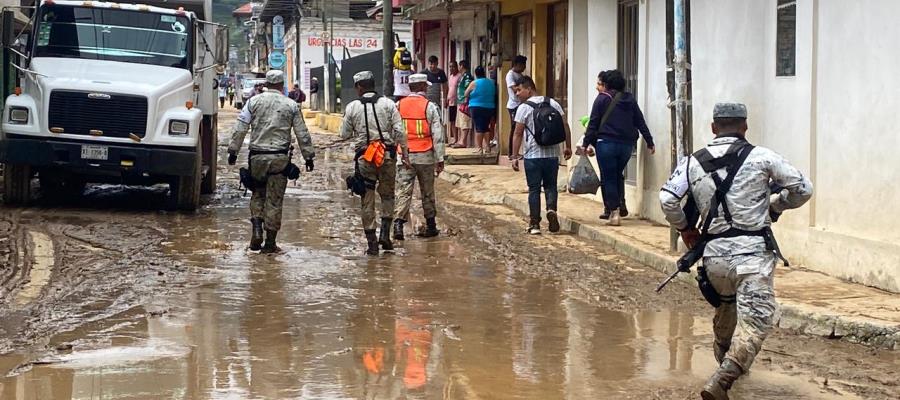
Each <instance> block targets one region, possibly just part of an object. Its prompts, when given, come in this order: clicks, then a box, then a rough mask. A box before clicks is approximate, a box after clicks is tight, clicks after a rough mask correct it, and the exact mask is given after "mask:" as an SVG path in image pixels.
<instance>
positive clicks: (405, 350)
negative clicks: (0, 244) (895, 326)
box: [0, 189, 852, 400]
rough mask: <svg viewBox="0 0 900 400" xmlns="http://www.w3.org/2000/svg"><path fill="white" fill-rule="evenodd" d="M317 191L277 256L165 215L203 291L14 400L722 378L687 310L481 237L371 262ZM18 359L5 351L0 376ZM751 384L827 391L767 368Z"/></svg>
mask: <svg viewBox="0 0 900 400" xmlns="http://www.w3.org/2000/svg"><path fill="white" fill-rule="evenodd" d="M306 193H307V192H305V191H304V190H301V189H296V190H294V191H292V192H291V194H290V195H289V197H288V200H286V202H285V204H286V205H288V208H287V209H285V213H284V219H285V221H286V224H285V226H286V229H285V231H283V232H282V236H283V244H282V246H283V247H284V250H285V251H284V252H283V253H282V254H278V255H274V256H261V255H257V254H251V253H249V252H247V251H245V250H244V247H245V243H246V242H247V239H248V237H247V235H248V233H249V232H247V222H246V212H245V210H244V209H243V208H241V207H230V206H229V207H228V208H219V209H215V210H211V211H210V212H209V214H208V215H201V216H199V217H197V216H195V217H190V218H192V219H191V221H190V223H187V222H186V221H185V220H184V218H185V217H182V216H174V217H173V216H161V217H160V218H161V222H160V224H161V225H162V226H167V227H168V229H169V232H170V236H171V239H170V240H168V243H170V245H169V248H168V251H169V253H170V255H171V256H172V257H174V258H177V259H179V260H180V261H181V262H183V263H186V264H189V265H192V266H195V267H198V268H200V269H202V270H203V271H205V275H206V281H204V283H203V284H202V285H201V286H199V287H196V288H192V289H189V290H187V294H186V295H185V297H184V298H177V299H172V298H159V299H148V300H147V301H146V302H145V304H149V305H150V306H153V307H165V308H166V309H169V310H170V312H169V313H168V314H167V315H165V316H163V317H144V316H143V315H142V316H139V317H135V316H134V315H133V314H129V315H122V316H118V317H116V318H112V319H110V320H108V321H104V322H103V323H102V324H101V325H102V326H99V327H97V326H93V327H91V328H85V329H83V330H81V331H79V332H76V333H73V334H72V335H74V337H79V338H81V342H78V343H77V345H76V347H75V349H74V351H73V352H72V353H71V354H70V355H67V356H62V357H59V358H58V359H56V360H55V361H56V362H55V363H53V364H51V365H39V366H35V367H34V368H33V369H31V370H30V371H27V372H24V373H20V374H17V375H14V376H11V377H8V378H5V379H2V380H0V397H2V399H4V400H5V399H15V400H58V399H59V400H67V399H95V398H99V396H101V395H102V396H103V398H104V399H105V398H130V399H157V398H177V399H282V398H299V399H314V398H316V399H318V398H327V399H371V400H382V399H452V400H457V399H459V400H463V399H464V400H475V399H563V398H565V399H592V398H619V397H621V396H620V395H621V394H622V393H625V392H633V391H634V390H639V393H649V392H648V390H649V389H648V388H652V387H666V386H671V385H673V384H675V383H679V384H681V385H692V386H695V387H696V386H699V385H700V384H701V383H702V381H703V379H704V378H705V376H706V375H707V374H709V373H710V372H711V370H712V367H713V365H712V364H713V361H712V354H711V351H708V350H707V343H708V335H706V334H701V335H700V336H698V334H696V333H695V332H694V331H695V323H694V319H693V317H691V316H689V315H682V314H678V313H671V312H641V313H637V314H627V313H622V312H616V311H610V310H605V309H602V308H598V307H595V306H591V305H589V304H587V303H584V302H582V301H579V300H577V299H575V298H572V297H570V296H569V295H568V294H567V293H565V292H563V291H561V290H560V288H559V287H558V286H556V285H553V284H550V283H548V282H546V281H544V280H541V279H534V278H528V277H524V276H520V275H517V274H516V273H515V272H514V271H510V270H507V266H506V264H505V263H502V262H498V261H497V260H502V259H503V257H502V255H501V254H496V253H495V252H493V251H492V250H489V249H485V248H484V247H485V246H484V245H483V244H482V243H479V242H478V241H476V240H474V239H466V238H458V237H456V238H438V239H435V240H427V241H426V240H418V239H413V240H408V241H406V242H405V243H404V244H403V246H404V249H402V250H401V251H399V252H398V254H395V255H388V256H383V257H380V258H376V259H368V258H362V257H358V256H357V255H356V254H358V253H359V252H358V251H357V250H358V249H357V248H356V247H355V246H356V245H357V243H355V242H351V241H356V240H357V239H358V237H357V236H358V235H347V234H346V232H357V231H358V229H357V228H356V226H355V223H356V222H357V220H356V219H355V218H353V219H350V218H342V217H339V216H342V215H352V214H351V213H352V212H354V211H355V210H356V208H357V206H356V203H355V202H354V201H357V200H350V199H348V198H347V197H346V196H345V195H344V194H343V193H341V192H329V193H328V194H327V198H328V199H329V200H328V201H327V204H328V207H319V206H318V204H320V203H321V201H317V203H316V204H317V206H316V207H315V208H312V207H304V206H303V202H304V201H305V199H306V197H304V196H306ZM307 197H308V196H307ZM240 202H242V203H245V202H246V199H241V200H240ZM288 221H290V222H289V223H288ZM313 221H315V222H313ZM323 221H327V222H328V223H322V222H323ZM473 254H474V255H473ZM695 349H699V350H698V351H695ZM98 355H105V356H103V357H98ZM20 363H21V356H19V355H11V356H7V357H0V366H2V368H0V370H3V371H6V370H9V369H11V368H13V367H14V366H16V365H19V364H20ZM641 390H642V391H641ZM741 391H744V392H748V393H757V391H761V392H765V393H767V397H769V398H779V396H781V398H792V399H793V398H829V396H828V395H826V394H823V393H820V392H819V390H818V389H817V387H816V386H815V384H810V383H808V382H806V381H805V380H803V379H800V378H787V377H784V376H779V375H776V374H772V373H766V372H765V371H754V374H753V375H752V376H751V378H750V379H748V380H747V382H742V383H741V384H739V391H738V393H740V392H741ZM804 396H806V397H804ZM841 398H852V396H844V397H841Z"/></svg>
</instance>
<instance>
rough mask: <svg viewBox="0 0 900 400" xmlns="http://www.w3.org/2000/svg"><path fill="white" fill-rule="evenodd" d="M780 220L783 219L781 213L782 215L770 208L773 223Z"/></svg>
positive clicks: (770, 217)
mask: <svg viewBox="0 0 900 400" xmlns="http://www.w3.org/2000/svg"><path fill="white" fill-rule="evenodd" d="M778 218H781V213H780V212H776V211H775V210H773V209H772V208H771V207H770V208H769V219H771V220H772V222H778Z"/></svg>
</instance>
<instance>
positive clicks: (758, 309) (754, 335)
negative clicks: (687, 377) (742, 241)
mask: <svg viewBox="0 0 900 400" xmlns="http://www.w3.org/2000/svg"><path fill="white" fill-rule="evenodd" d="M703 265H704V267H706V272H707V274H708V275H709V280H710V282H711V283H712V285H713V287H714V288H715V289H716V291H717V292H718V293H719V294H720V295H722V296H732V295H733V296H735V302H734V303H724V302H723V303H722V305H721V306H719V308H717V309H716V316H715V318H714V319H713V332H714V333H715V336H716V339H715V344H714V349H713V350H714V352H715V353H716V357H717V358H719V359H722V360H724V358H728V359H731V360H732V361H734V362H735V363H737V364H738V365H739V366H740V367H741V369H742V370H743V371H744V372H747V371H748V370H750V366H751V365H753V360H754V359H755V358H756V355H757V354H758V353H759V352H760V350H762V344H763V341H764V340H765V339H766V337H767V336H768V335H769V333H771V332H772V329H773V327H774V324H775V318H776V313H777V312H778V303H777V302H776V301H775V289H774V287H773V281H772V278H773V272H774V269H775V254H773V253H772V252H763V253H755V254H743V255H735V256H728V257H706V258H704V259H703Z"/></svg>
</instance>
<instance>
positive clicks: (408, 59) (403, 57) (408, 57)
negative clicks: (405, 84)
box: [400, 49, 412, 66]
mask: <svg viewBox="0 0 900 400" xmlns="http://www.w3.org/2000/svg"><path fill="white" fill-rule="evenodd" d="M400 65H406V66H409V65H412V54H410V53H409V50H406V49H403V51H401V52H400Z"/></svg>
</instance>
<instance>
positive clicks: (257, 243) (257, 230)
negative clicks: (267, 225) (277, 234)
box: [250, 218, 263, 251]
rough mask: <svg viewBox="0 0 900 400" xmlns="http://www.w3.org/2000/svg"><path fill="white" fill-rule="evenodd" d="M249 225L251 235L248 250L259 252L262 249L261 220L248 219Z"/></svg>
mask: <svg viewBox="0 0 900 400" xmlns="http://www.w3.org/2000/svg"><path fill="white" fill-rule="evenodd" d="M250 223H251V224H252V225H253V235H252V236H250V250H253V251H259V250H260V249H262V242H263V219H262V218H250Z"/></svg>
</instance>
